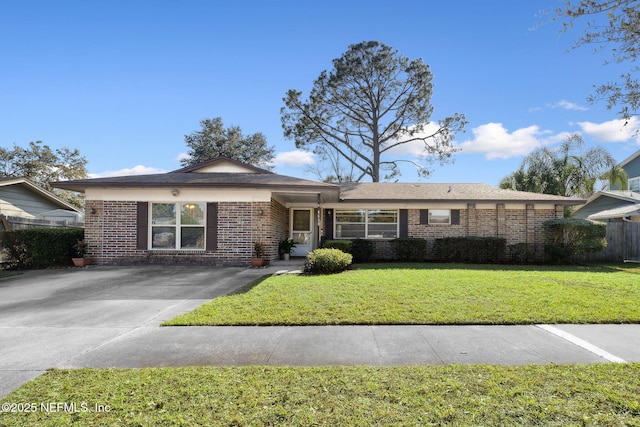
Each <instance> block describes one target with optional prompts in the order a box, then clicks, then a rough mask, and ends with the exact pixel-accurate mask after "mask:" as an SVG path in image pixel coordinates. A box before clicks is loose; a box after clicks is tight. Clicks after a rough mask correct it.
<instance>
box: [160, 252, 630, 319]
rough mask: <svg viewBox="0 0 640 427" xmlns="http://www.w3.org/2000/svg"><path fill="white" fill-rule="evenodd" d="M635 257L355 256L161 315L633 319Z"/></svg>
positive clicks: (231, 317) (303, 317)
mask: <svg viewBox="0 0 640 427" xmlns="http://www.w3.org/2000/svg"><path fill="white" fill-rule="evenodd" d="M638 273H640V268H639V267H638V266H628V265H627V266H596V267H593V266H592V267H549V266H488V265H483V266H473V265H455V264H393V265H376V264H372V265H364V266H358V268H357V269H356V270H352V271H347V272H344V273H340V274H335V275H325V276H296V275H282V276H273V277H269V278H267V279H265V280H263V281H262V282H261V283H259V284H258V285H256V286H255V287H252V288H251V289H250V290H249V291H248V292H246V293H242V294H237V295H230V296H225V297H220V298H216V299H214V300H212V301H210V302H209V303H206V304H204V305H202V306H200V307H198V308H197V309H195V310H194V311H192V312H189V313H185V314H183V315H180V316H178V317H176V318H174V319H172V320H170V321H167V322H165V323H164V325H346V324H350V325H371V324H442V325H460V324H489V325H490V324H535V323H638V322H640V304H638V303H637V301H640V280H639V276H638Z"/></svg>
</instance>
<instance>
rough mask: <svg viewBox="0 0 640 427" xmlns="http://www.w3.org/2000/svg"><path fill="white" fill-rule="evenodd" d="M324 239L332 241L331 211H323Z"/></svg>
mask: <svg viewBox="0 0 640 427" xmlns="http://www.w3.org/2000/svg"><path fill="white" fill-rule="evenodd" d="M324 239H325V240H333V209H325V210H324Z"/></svg>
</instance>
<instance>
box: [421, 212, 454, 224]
mask: <svg viewBox="0 0 640 427" xmlns="http://www.w3.org/2000/svg"><path fill="white" fill-rule="evenodd" d="M434 211H438V212H448V213H449V215H447V222H431V217H432V216H433V212H434ZM427 224H428V225H443V226H444V225H452V224H451V209H429V212H428V214H427Z"/></svg>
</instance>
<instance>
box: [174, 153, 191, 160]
mask: <svg viewBox="0 0 640 427" xmlns="http://www.w3.org/2000/svg"><path fill="white" fill-rule="evenodd" d="M190 158H191V156H190V155H189V154H187V153H180V154H178V156H177V157H176V158H175V159H174V160H175V161H177V162H182V161H183V160H188V159H190Z"/></svg>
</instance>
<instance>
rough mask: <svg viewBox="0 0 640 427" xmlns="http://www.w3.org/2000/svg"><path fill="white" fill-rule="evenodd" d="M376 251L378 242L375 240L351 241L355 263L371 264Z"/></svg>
mask: <svg viewBox="0 0 640 427" xmlns="http://www.w3.org/2000/svg"><path fill="white" fill-rule="evenodd" d="M375 250H376V242H374V241H373V240H366V239H355V240H353V241H351V255H353V262H356V263H362V262H371V260H372V259H373V253H374V252H375Z"/></svg>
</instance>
